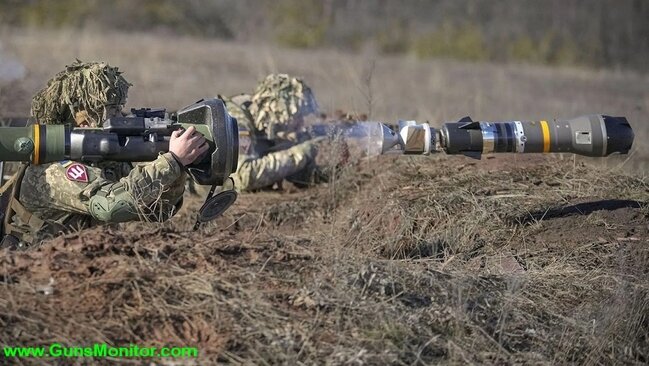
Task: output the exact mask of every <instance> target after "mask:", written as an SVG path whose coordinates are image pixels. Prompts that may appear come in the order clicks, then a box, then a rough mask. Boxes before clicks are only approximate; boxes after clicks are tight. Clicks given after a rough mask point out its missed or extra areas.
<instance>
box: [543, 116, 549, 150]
mask: <svg viewBox="0 0 649 366" xmlns="http://www.w3.org/2000/svg"><path fill="white" fill-rule="evenodd" d="M541 131H542V132H543V152H544V153H549V152H550V127H549V126H548V121H541Z"/></svg>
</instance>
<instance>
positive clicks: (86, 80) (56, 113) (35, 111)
mask: <svg viewBox="0 0 649 366" xmlns="http://www.w3.org/2000/svg"><path fill="white" fill-rule="evenodd" d="M129 86H131V84H130V83H129V82H128V81H126V79H124V77H123V76H122V73H121V72H120V71H119V70H118V68H117V67H111V66H109V65H108V64H107V63H105V62H81V61H79V60H77V61H76V62H74V63H73V64H72V65H69V66H66V68H65V70H63V71H61V72H59V73H58V74H56V76H54V77H53V78H52V79H51V80H50V81H48V83H47V86H46V87H45V88H44V89H42V90H41V91H39V92H38V93H37V94H36V95H35V96H34V98H33V99H32V112H31V113H32V116H33V117H35V118H36V120H37V121H38V122H39V123H44V124H74V125H77V126H82V125H88V126H90V127H95V126H97V125H98V124H99V123H100V122H101V121H102V120H103V118H104V117H105V116H106V115H107V114H108V115H109V116H110V114H111V113H114V112H116V111H120V110H121V107H122V106H124V104H126V96H127V94H128V88H129Z"/></svg>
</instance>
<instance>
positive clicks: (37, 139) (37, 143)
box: [32, 123, 41, 165]
mask: <svg viewBox="0 0 649 366" xmlns="http://www.w3.org/2000/svg"><path fill="white" fill-rule="evenodd" d="M40 154H41V128H40V125H39V124H38V123H37V124H35V125H34V155H33V156H32V163H34V165H38V163H39V160H38V159H39V157H40Z"/></svg>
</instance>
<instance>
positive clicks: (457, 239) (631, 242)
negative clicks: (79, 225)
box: [0, 30, 649, 365]
mask: <svg viewBox="0 0 649 366" xmlns="http://www.w3.org/2000/svg"><path fill="white" fill-rule="evenodd" d="M0 35H1V38H0V40H1V42H2V44H3V47H4V50H5V52H7V53H9V54H11V55H13V56H14V57H16V58H18V59H19V60H21V61H22V62H23V63H24V65H25V67H26V69H27V75H26V77H25V78H24V79H23V80H21V81H20V82H18V83H14V84H12V85H11V87H6V86H5V87H4V88H3V89H1V90H0V92H2V93H3V94H2V99H0V100H3V101H5V105H4V106H3V107H4V112H2V111H0V112H2V114H4V115H9V114H14V115H24V114H26V113H27V112H28V110H29V101H28V97H27V98H26V97H25V96H29V95H31V94H33V93H34V92H35V91H36V90H38V89H39V88H41V87H42V86H43V85H44V83H45V81H46V80H47V79H48V78H49V77H50V76H51V75H52V74H54V73H55V72H57V71H59V70H60V69H61V68H62V67H63V66H64V65H65V64H67V63H71V62H72V61H73V60H74V58H80V59H83V60H107V61H109V62H110V63H111V64H113V65H116V66H119V67H120V68H121V69H122V70H123V71H124V72H125V75H126V77H127V79H129V80H130V81H131V82H132V83H133V84H134V87H133V88H132V89H131V93H130V99H129V105H130V106H133V107H135V106H165V107H168V108H170V109H175V108H178V107H181V106H183V105H185V104H189V103H191V102H193V101H194V100H196V99H199V98H202V97H206V96H214V95H216V94H217V93H220V94H226V95H227V94H234V93H238V92H246V91H250V90H251V89H252V88H253V87H254V85H255V83H256V82H257V81H258V80H259V79H261V78H263V76H264V75H265V74H267V73H269V72H276V71H280V72H288V73H292V74H296V75H301V76H303V77H304V78H305V79H306V80H307V82H308V83H309V84H310V85H311V86H312V87H313V88H314V90H315V92H316V96H317V97H318V100H319V101H320V103H321V107H322V108H323V109H324V110H328V111H332V110H334V109H344V110H347V111H352V112H358V113H368V112H369V113H370V114H371V116H372V118H373V119H376V120H385V121H390V122H392V121H395V120H397V119H400V118H401V119H419V120H430V121H434V124H438V123H439V122H442V121H450V120H454V119H456V118H459V117H462V116H465V115H471V116H472V117H474V118H476V119H482V120H508V119H538V118H551V117H565V118H568V117H574V116H577V115H581V114H588V113H607V114H612V115H624V116H627V117H628V118H629V121H630V122H631V124H632V125H633V127H634V129H635V132H636V140H635V145H634V152H633V154H632V155H631V157H630V158H629V159H628V160H627V157H614V158H610V159H599V160H593V159H590V160H586V159H573V158H572V157H569V156H564V157H539V156H533V157H529V156H505V157H502V156H498V157H493V158H487V159H484V160H482V161H479V162H478V161H473V160H469V159H467V158H464V157H450V156H449V157H444V156H436V157H427V158H424V157H393V156H392V157H380V158H374V159H371V160H365V161H362V162H360V163H359V164H357V165H353V166H349V167H345V168H344V169H343V170H342V171H341V174H340V176H339V177H338V178H337V179H335V180H333V181H331V182H329V183H328V184H323V185H321V186H318V187H315V188H311V189H307V190H300V189H296V188H292V187H286V188H285V190H284V191H283V192H262V193H255V194H243V195H241V196H240V198H239V200H238V201H237V203H236V204H235V206H234V207H233V208H232V209H230V210H229V211H228V212H227V213H226V214H225V215H224V217H222V218H219V219H218V220H217V221H215V222H214V223H210V224H208V225H205V226H204V227H203V228H201V229H200V230H199V231H197V232H192V231H190V229H191V226H192V221H193V217H194V216H193V213H194V212H195V210H196V209H197V208H198V205H199V204H200V202H199V200H198V198H192V197H188V201H187V202H186V204H185V206H184V209H183V211H181V212H180V213H179V215H177V217H175V218H174V219H173V220H171V221H170V222H168V223H165V224H155V225H154V224H128V225H122V226H120V227H102V228H95V229H92V230H86V231H83V232H80V233H75V234H71V235H68V236H65V237H59V238H56V239H54V240H51V241H49V242H46V243H44V244H43V245H41V246H39V247H38V248H31V249H30V250H27V251H9V250H6V249H5V250H2V251H0V288H1V290H2V293H3V294H4V295H3V296H0V345H2V346H8V345H11V346H16V345H41V344H49V343H52V342H61V343H64V344H67V345H85V344H90V343H105V342H106V343H110V344H113V345H128V344H130V343H134V344H138V345H151V346H156V347H160V346H162V345H170V344H172V345H179V346H188V345H189V346H196V347H198V348H199V350H200V356H199V358H198V359H196V360H182V361H180V362H179V361H178V360H176V361H174V360H164V359H163V360H156V361H155V362H156V363H159V364H168V365H175V364H186V363H188V364H196V365H198V364H201V365H202V364H213V363H216V362H219V363H230V364H287V365H289V364H290V365H293V364H305V365H310V364H332V365H338V364H346V365H375V364H394V365H427V364H440V363H441V364H467V363H468V364H573V363H576V364H607V365H608V364H610V365H613V364H645V363H647V362H649V338H648V337H647V335H648V334H649V317H648V315H647V314H649V286H648V284H649V272H648V271H647V268H649V211H648V208H647V207H648V206H647V194H648V192H649V182H647V179H646V178H645V177H644V174H643V173H642V172H643V171H644V169H646V166H645V164H646V163H645V162H646V159H647V158H648V157H649V145H647V142H646V136H647V134H648V133H649V129H648V128H647V125H646V120H647V117H648V113H647V111H648V110H649V77H648V76H646V75H639V74H634V73H628V72H622V71H595V70H582V69H568V68H565V69H551V68H543V67H531V66H526V65H497V64H472V63H458V62H451V61H444V60H434V61H427V62H422V61H417V60H414V59H410V58H403V57H394V58H385V57H376V56H373V55H371V54H367V55H365V54H361V55H358V54H357V55H350V54H342V53H338V52H336V51H333V50H321V51H308V52H304V51H294V50H278V49H274V48H271V47H268V46H265V45H241V44H230V43H222V42H213V41H206V40H196V39H190V38H174V37H167V38H164V39H163V38H159V37H153V36H149V35H130V36H126V35H123V34H101V35H100V34H90V33H81V34H72V33H51V32H50V33H45V32H36V33H33V32H21V31H11V30H6V31H4V32H3V33H1V34H0ZM0 357H2V356H0ZM56 361H57V360H48V362H51V363H52V364H56ZM85 361H88V362H89V363H99V360H85ZM85 361H84V363H85ZM6 362H11V363H12V364H13V363H16V364H37V363H38V364H42V362H41V361H40V360H35V359H32V360H29V359H16V360H7V359H2V358H0V363H6ZM111 362H115V363H118V364H121V363H123V364H132V363H136V364H143V365H144V364H146V365H148V364H150V363H151V360H125V359H114V360H111Z"/></svg>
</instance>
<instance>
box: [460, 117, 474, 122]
mask: <svg viewBox="0 0 649 366" xmlns="http://www.w3.org/2000/svg"><path fill="white" fill-rule="evenodd" d="M458 122H473V120H472V119H471V117H469V116H466V117H462V118H460V120H459V121H458Z"/></svg>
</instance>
